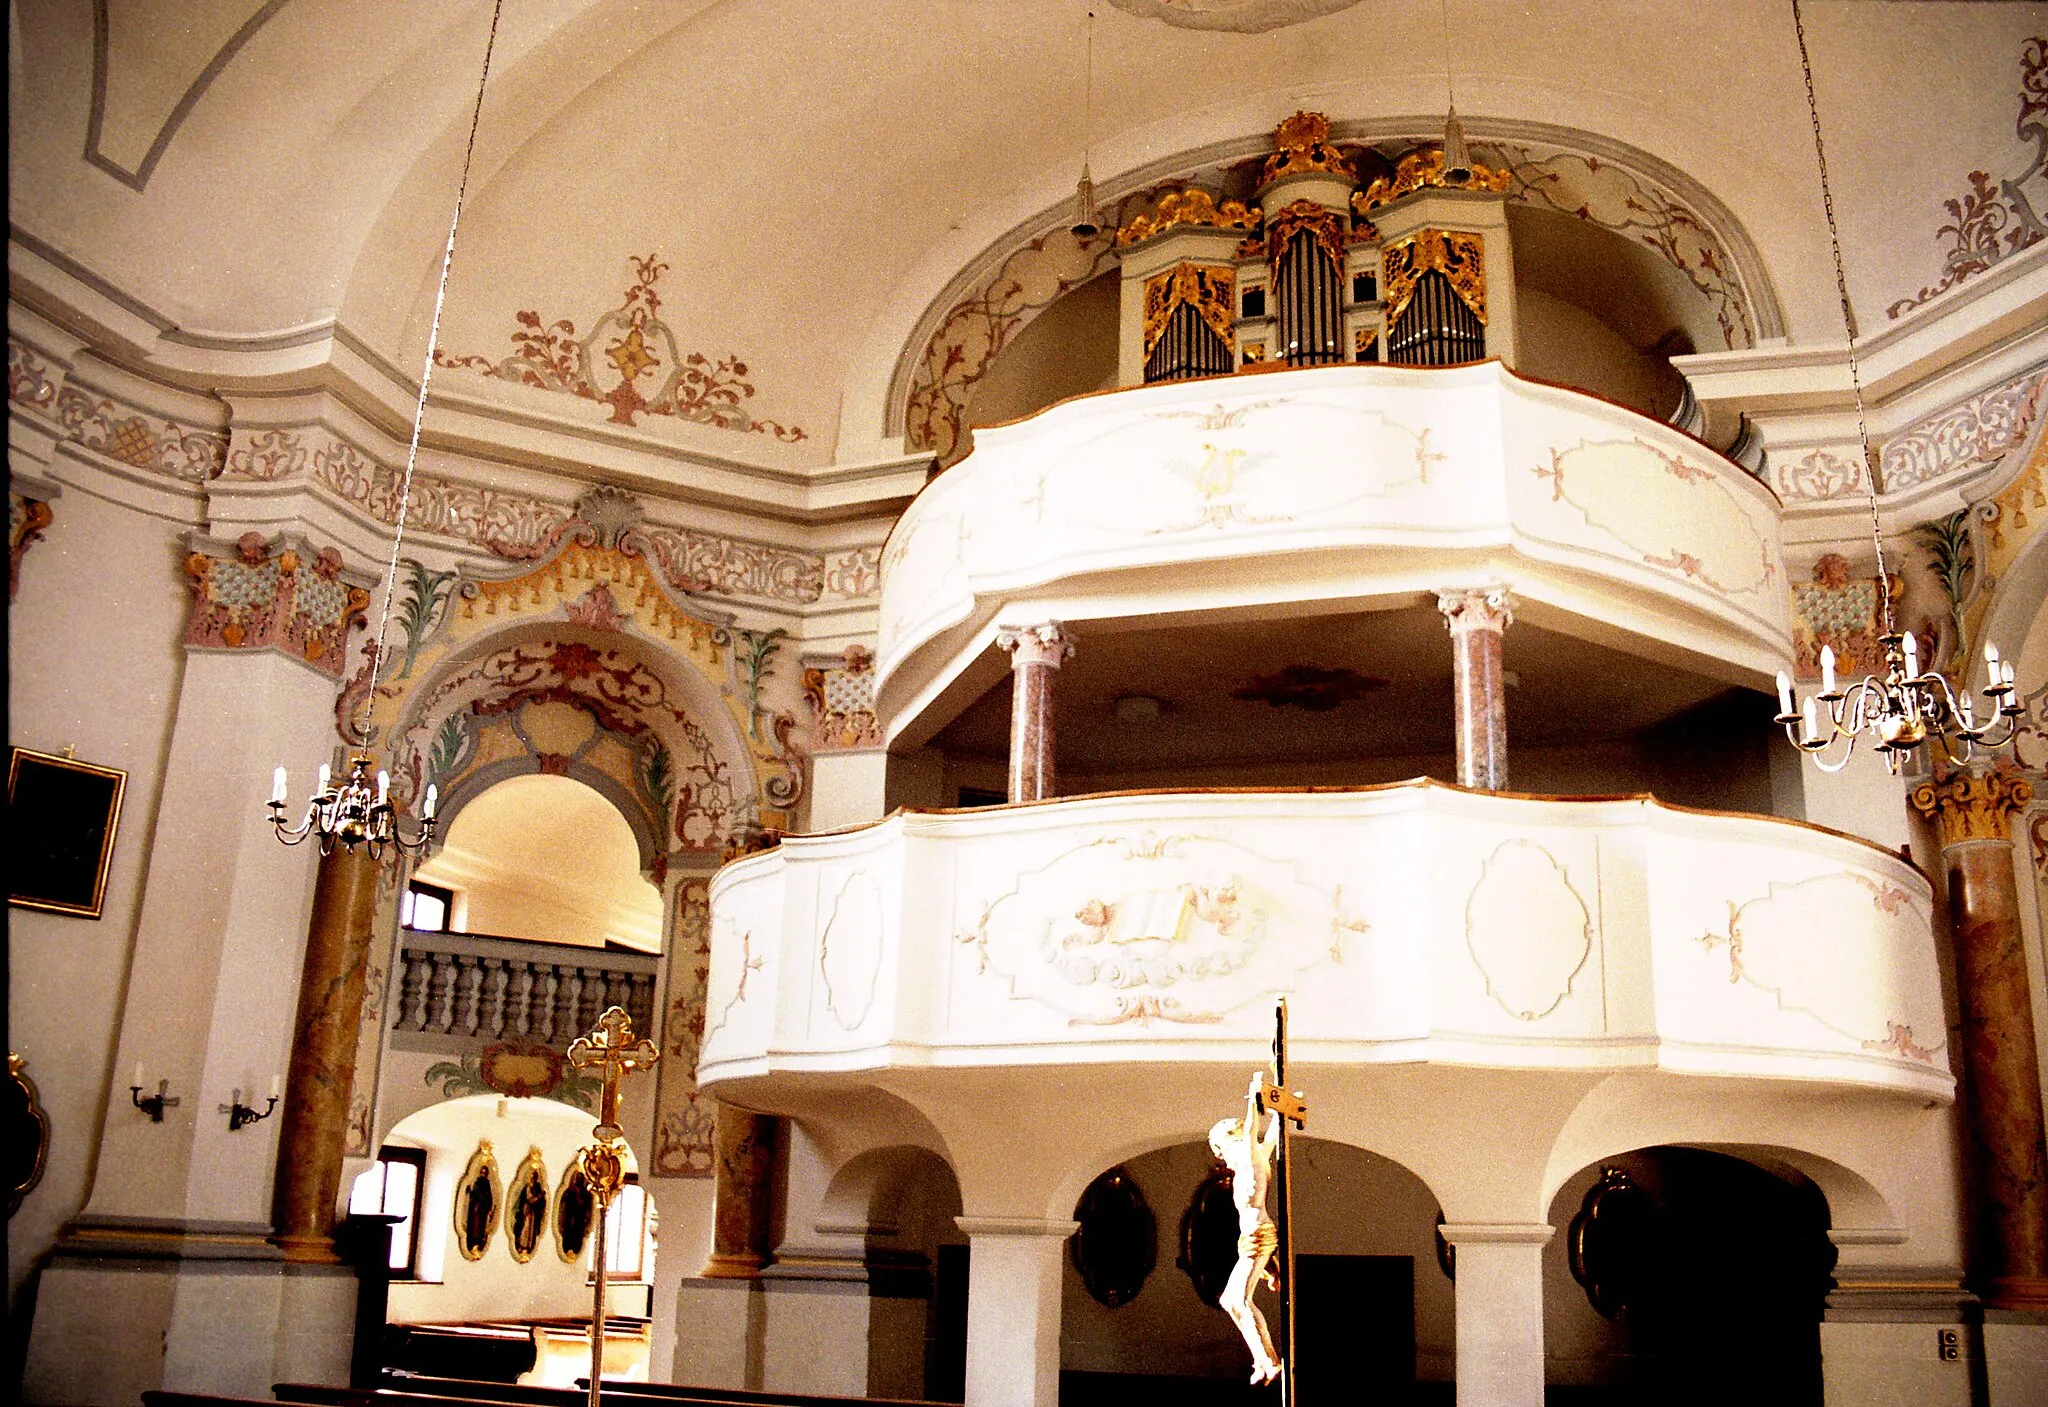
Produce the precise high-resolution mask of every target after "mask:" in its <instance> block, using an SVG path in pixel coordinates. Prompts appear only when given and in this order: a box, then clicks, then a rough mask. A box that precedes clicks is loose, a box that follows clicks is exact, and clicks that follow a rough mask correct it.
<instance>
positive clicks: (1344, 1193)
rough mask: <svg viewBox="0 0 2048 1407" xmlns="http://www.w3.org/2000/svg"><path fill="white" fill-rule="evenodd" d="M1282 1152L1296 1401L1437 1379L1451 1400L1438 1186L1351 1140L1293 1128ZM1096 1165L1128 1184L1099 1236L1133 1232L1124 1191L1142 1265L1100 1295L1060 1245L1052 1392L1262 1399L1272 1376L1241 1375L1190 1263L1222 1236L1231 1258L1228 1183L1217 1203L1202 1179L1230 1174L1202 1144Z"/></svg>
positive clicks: (1374, 1397) (1405, 1390) (1085, 1219)
mask: <svg viewBox="0 0 2048 1407" xmlns="http://www.w3.org/2000/svg"><path fill="white" fill-rule="evenodd" d="M1292 1150H1293V1152H1292V1157H1293V1175H1292V1182H1293V1191H1294V1216H1293V1224H1294V1232H1295V1236H1296V1257H1297V1266H1298V1274H1299V1277H1300V1284H1299V1294H1298V1297H1297V1303H1296V1324H1297V1332H1298V1336H1299V1342H1298V1344H1297V1348H1296V1354H1295V1359H1296V1364H1297V1369H1298V1374H1299V1376H1298V1385H1299V1386H1300V1389H1301V1391H1302V1393H1303V1394H1304V1400H1307V1401H1314V1400H1316V1395H1324V1394H1327V1395H1330V1396H1332V1397H1334V1398H1336V1399H1337V1400H1347V1399H1352V1398H1355V1399H1356V1400H1359V1401H1409V1400H1426V1399H1427V1396H1428V1394H1430V1393H1437V1394H1442V1395H1444V1400H1446V1401H1448V1393H1449V1391H1450V1384H1451V1378H1452V1373H1453V1368H1454V1363H1455V1345H1454V1341H1453V1326H1454V1323H1455V1312H1454V1304H1453V1296H1452V1285H1451V1281H1450V1280H1449V1279H1448V1278H1447V1277H1446V1276H1445V1275H1444V1273H1443V1271H1442V1269H1441V1268H1440V1266H1439V1262H1438V1257H1437V1249H1436V1223H1437V1212H1438V1207H1437V1201H1436V1198H1435V1196H1434V1195H1433V1194H1432V1193H1431V1192H1430V1190H1429V1188H1428V1187H1427V1186H1426V1185H1424V1183H1423V1182H1422V1180H1421V1179H1420V1178H1418V1177H1416V1176H1415V1174H1413V1173H1412V1172H1410V1171H1408V1169H1406V1168H1404V1167H1402V1166H1401V1165H1400V1164H1398V1163H1395V1162H1393V1161H1391V1160H1390V1159H1387V1158H1383V1157H1381V1156H1379V1155H1378V1154H1375V1153H1369V1152H1367V1151H1365V1150H1364V1149H1360V1148H1354V1147H1351V1146H1349V1145H1347V1144H1342V1143H1333V1142H1329V1141H1327V1140H1323V1139H1316V1138H1296V1139H1295V1140H1294V1141H1293V1144H1292ZM1104 1172H1105V1173H1109V1172H1116V1173H1119V1174H1120V1175H1121V1176H1120V1179H1119V1181H1120V1182H1122V1183H1127V1184H1128V1190H1127V1191H1124V1192H1122V1193H1121V1194H1119V1196H1118V1197H1117V1198H1116V1199H1114V1200H1113V1201H1112V1202H1111V1205H1112V1207H1114V1206H1115V1205H1116V1204H1117V1203H1121V1204H1122V1205H1123V1207H1124V1208H1125V1209H1126V1210H1123V1211H1113V1212H1112V1215H1113V1216H1114V1217H1115V1221H1114V1222H1111V1223H1110V1224H1108V1225H1107V1226H1106V1227H1105V1230H1106V1232H1107V1236H1106V1237H1105V1240H1109V1239H1113V1238H1116V1237H1119V1236H1122V1237H1129V1236H1131V1235H1133V1234H1135V1231H1134V1228H1135V1227H1136V1226H1137V1225H1139V1224H1140V1223H1141V1221H1142V1219H1141V1218H1135V1217H1132V1216H1131V1215H1130V1214H1129V1212H1128V1207H1129V1206H1130V1205H1131V1203H1132V1201H1133V1198H1134V1197H1135V1198H1136V1199H1138V1200H1141V1201H1142V1203H1143V1205H1144V1207H1145V1208H1147V1209H1149V1211H1150V1214H1151V1219H1152V1223H1153V1226H1154V1234H1155V1235H1156V1248H1155V1253H1154V1256H1153V1260H1152V1266H1151V1269H1150V1271H1149V1273H1146V1274H1144V1275H1143V1276H1142V1278H1141V1279H1140V1280H1139V1283H1137V1284H1136V1285H1135V1288H1132V1289H1130V1290H1129V1292H1128V1294H1121V1293H1120V1294H1116V1295H1103V1294H1100V1293H1098V1292H1097V1289H1096V1288H1092V1287H1091V1285H1090V1283H1089V1279H1090V1278H1091V1277H1090V1276H1089V1275H1084V1273H1083V1267H1082V1265H1080V1264H1077V1259H1086V1258H1087V1252H1085V1251H1084V1253H1083V1255H1082V1256H1081V1257H1077V1256H1076V1255H1072V1254H1070V1255H1069V1256H1068V1258H1067V1265H1066V1272H1065V1282H1064V1286H1063V1289H1062V1292H1061V1311H1060V1323H1061V1389H1060V1400H1061V1401H1062V1402H1063V1403H1068V1404H1071V1405H1072V1407H1092V1404H1096V1403H1102V1404H1109V1403H1116V1404H1120V1407H1123V1405H1125V1404H1135V1407H1144V1404H1147V1403H1152V1402H1159V1403H1168V1402H1173V1403H1200V1404H1208V1403H1216V1404H1222V1403H1238V1402H1244V1403H1254V1402H1258V1403H1263V1402H1266V1401H1268V1400H1269V1399H1270V1398H1271V1394H1272V1391H1273V1390H1272V1389H1271V1388H1253V1387H1251V1386H1250V1385H1249V1383H1248V1382H1247V1378H1248V1375H1249V1370H1250V1364H1251V1358H1250V1354H1249V1352H1248V1350H1247V1349H1246V1347H1245V1344H1244V1341H1243V1340H1242V1339H1241V1338H1240V1337H1239V1335H1238V1332H1237V1330H1236V1329H1235V1328H1234V1327H1233V1326H1232V1324H1231V1321H1230V1319H1229V1318H1228V1317H1227V1316H1226V1315H1225V1314H1224V1313H1223V1311H1222V1310H1221V1309H1219V1308H1217V1307H1216V1306H1215V1304H1214V1303H1213V1294H1214V1289H1215V1286H1214V1285H1213V1284H1212V1285H1209V1286H1206V1288H1207V1289H1208V1292H1209V1295H1210V1296H1211V1298H1210V1299H1206V1300H1205V1297H1204V1289H1205V1286H1204V1284H1203V1283H1202V1282H1203V1281H1204V1280H1205V1279H1213V1273H1211V1274H1208V1275H1205V1266H1204V1264H1203V1262H1204V1261H1205V1259H1211V1258H1214V1257H1215V1256H1216V1255H1217V1254H1218V1253H1217V1251H1216V1249H1215V1248H1214V1246H1213V1245H1212V1244H1211V1243H1215V1242H1219V1241H1220V1244H1221V1245H1222V1247H1223V1248H1224V1249H1223V1252H1222V1254H1223V1255H1225V1256H1228V1255H1230V1254H1234V1252H1235V1238H1236V1235H1237V1227H1236V1224H1235V1220H1234V1218H1233V1217H1231V1216H1230V1215H1229V1214H1228V1202H1227V1195H1228V1194H1227V1191H1224V1192H1223V1194H1222V1198H1221V1201H1222V1208H1223V1209H1222V1211H1221V1212H1219V1210H1218V1206H1217V1203H1218V1200H1219V1198H1218V1196H1217V1184H1216V1181H1215V1179H1216V1178H1217V1176H1218V1175H1219V1174H1220V1176H1221V1177H1226V1178H1227V1176H1228V1173H1227V1172H1224V1171H1223V1170H1222V1169H1221V1166H1220V1164H1219V1163H1218V1162H1217V1160H1216V1158H1215V1157H1214V1155H1213V1154H1211V1152H1210V1151H1209V1147H1208V1145H1207V1143H1206V1142H1200V1141H1196V1142H1188V1143H1179V1144H1175V1145H1173V1146H1171V1147H1168V1148H1159V1149H1154V1150H1152V1151H1151V1152H1148V1153H1144V1154H1141V1155H1139V1156H1137V1157H1134V1158H1131V1159H1129V1160H1127V1161H1125V1162H1123V1163H1121V1164H1119V1165H1118V1166H1117V1168H1116V1169H1105V1170H1104ZM1101 1185H1102V1179H1100V1178H1098V1179H1097V1181H1096V1183H1095V1184H1091V1187H1090V1191H1089V1192H1084V1193H1083V1194H1082V1197H1081V1199H1080V1203H1079V1205H1078V1207H1077V1217H1076V1219H1077V1220H1080V1221H1081V1222H1082V1224H1083V1229H1082V1231H1081V1233H1080V1235H1079V1240H1080V1242H1081V1244H1082V1245H1083V1246H1084V1247H1085V1246H1086V1245H1087V1241H1088V1235H1089V1223H1090V1221H1091V1216H1090V1215H1088V1214H1087V1213H1090V1212H1092V1211H1094V1209H1095V1208H1094V1205H1091V1197H1090V1193H1092V1192H1095V1191H1096V1189H1097V1188H1099V1187H1100V1186H1101ZM1097 1202H1098V1204H1099V1202H1100V1199H1097ZM1205 1223H1207V1225H1205ZM1119 1224H1120V1225H1121V1227H1122V1229H1121V1230H1119V1229H1118V1225H1119ZM1134 1259H1135V1262H1136V1263H1142V1261H1143V1257H1142V1256H1137V1257H1135V1258H1134ZM1124 1263H1125V1264H1126V1265H1128V1264H1131V1263H1132V1258H1128V1257H1127V1258H1126V1259H1125V1262H1124ZM1112 1299H1114V1300H1115V1301H1116V1302H1115V1303H1110V1302H1109V1301H1110V1300H1112ZM1257 1303H1258V1304H1259V1305H1260V1307H1261V1308H1262V1309H1263V1310H1264V1311H1265V1313H1266V1315H1267V1318H1268V1321H1269V1322H1273V1323H1275V1328H1276V1329H1277V1322H1276V1317H1277V1314H1278V1308H1277V1300H1276V1298H1275V1297H1274V1296H1273V1295H1271V1294H1270V1293H1266V1292H1261V1293H1260V1294H1259V1295H1258V1297H1257Z"/></svg>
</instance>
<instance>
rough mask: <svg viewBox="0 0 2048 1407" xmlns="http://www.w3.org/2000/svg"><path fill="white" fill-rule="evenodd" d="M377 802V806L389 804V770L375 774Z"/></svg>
mask: <svg viewBox="0 0 2048 1407" xmlns="http://www.w3.org/2000/svg"><path fill="white" fill-rule="evenodd" d="M377 804H378V805H379V806H388V805H390V804H391V774H390V773H389V772H379V773H378V774H377Z"/></svg>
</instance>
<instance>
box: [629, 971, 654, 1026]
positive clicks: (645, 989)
mask: <svg viewBox="0 0 2048 1407" xmlns="http://www.w3.org/2000/svg"><path fill="white" fill-rule="evenodd" d="M626 1014H627V1015H628V1016H630V1017H632V1018H633V1029H634V1030H636V1031H639V1032H642V1033H643V1034H647V1035H652V1034H653V1032H654V974H653V973H651V972H636V973H634V974H633V989H632V992H631V994H630V995H629V996H628V997H627V998H626Z"/></svg>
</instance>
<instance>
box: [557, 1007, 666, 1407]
mask: <svg viewBox="0 0 2048 1407" xmlns="http://www.w3.org/2000/svg"><path fill="white" fill-rule="evenodd" d="M659 1059H661V1052H660V1051H658V1050H656V1049H655V1048H654V1042H652V1041H650V1040H647V1039H645V1038H644V1037H643V1038H642V1039H640V1040H637V1041H636V1040H634V1039H633V1020H632V1018H631V1017H629V1016H627V1015H626V1013H625V1012H623V1011H621V1010H620V1009H619V1008H618V1007H612V1008H611V1009H610V1010H608V1011H606V1012H605V1014H604V1015H602V1016H600V1017H598V1018H597V1025H596V1027H595V1028H594V1029H593V1030H592V1031H591V1032H590V1034H589V1035H587V1036H578V1037H577V1038H576V1039H575V1040H573V1041H571V1042H570V1043H569V1063H570V1064H571V1065H574V1066H575V1067H576V1068H577V1069H579V1070H589V1069H596V1070H597V1071H598V1075H599V1078H600V1079H601V1080H602V1081H603V1089H602V1092H601V1093H600V1095H599V1097H598V1105H597V1127H596V1128H595V1129H593V1130H591V1133H592V1135H593V1136H594V1137H595V1138H596V1139H597V1142H595V1143H593V1144H591V1145H590V1146H589V1147H588V1148H585V1149H584V1150H583V1151H582V1152H581V1153H580V1154H579V1155H578V1163H579V1165H580V1166H581V1167H582V1169H583V1180H584V1182H586V1183H587V1184H589V1187H590V1196H591V1200H592V1201H594V1202H596V1203H597V1246H596V1248H595V1249H594V1250H593V1251H592V1252H591V1260H592V1262H593V1265H594V1268H595V1272H596V1274H595V1279H596V1283H597V1289H596V1291H595V1293H594V1298H593V1303H592V1305H591V1309H590V1407H598V1397H597V1393H598V1383H599V1382H600V1381H601V1380H602V1378H603V1375H604V1291H605V1283H604V1282H605V1273H606V1271H605V1260H606V1256H605V1242H606V1240H607V1235H608V1232H609V1231H610V1229H611V1227H610V1221H611V1206H612V1199H613V1198H615V1197H617V1196H618V1195H619V1189H620V1188H621V1187H623V1186H625V1184H626V1167H625V1162H624V1160H623V1159H621V1158H620V1157H619V1148H618V1145H619V1144H620V1143H621V1142H623V1141H624V1140H625V1137H626V1131H625V1130H624V1129H622V1128H620V1127H619V1085H620V1082H621V1081H623V1080H624V1079H625V1077H626V1076H627V1075H628V1074H629V1073H631V1072H632V1071H635V1070H645V1069H647V1068H649V1067H650V1066H652V1065H653V1064H654V1062H655V1061H657V1060H659Z"/></svg>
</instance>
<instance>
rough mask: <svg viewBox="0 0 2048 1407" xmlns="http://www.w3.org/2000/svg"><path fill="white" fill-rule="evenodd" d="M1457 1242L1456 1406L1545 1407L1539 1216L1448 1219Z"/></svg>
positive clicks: (1544, 1235)
mask: <svg viewBox="0 0 2048 1407" xmlns="http://www.w3.org/2000/svg"><path fill="white" fill-rule="evenodd" d="M1443 1236H1444V1239H1445V1240H1446V1241H1449V1242H1450V1243H1451V1244H1452V1245H1453V1246H1455V1247H1456V1248H1457V1252H1458V1281H1457V1320H1456V1323H1457V1329H1456V1332H1457V1340H1458V1407H1543V1247H1544V1245H1545V1243H1546V1242H1548V1241H1549V1240H1550V1237H1551V1228H1550V1227H1549V1226H1546V1225H1544V1224H1542V1223H1540V1222H1538V1223H1533V1224H1527V1225H1524V1224H1520V1223H1510V1224H1506V1225H1499V1224H1483V1223H1470V1222H1467V1223H1463V1224H1457V1223H1453V1224H1451V1225H1447V1226H1445V1227H1444V1228H1443Z"/></svg>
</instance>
